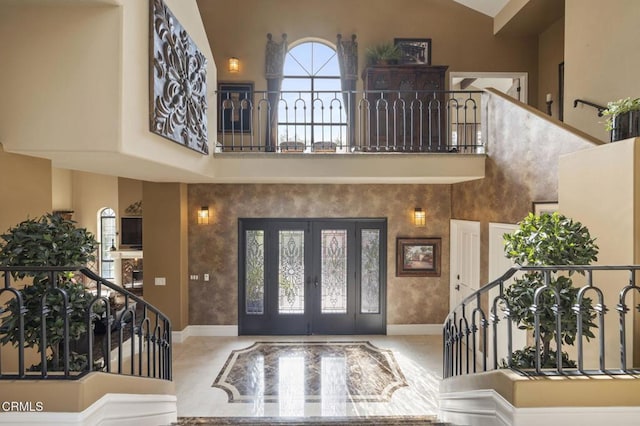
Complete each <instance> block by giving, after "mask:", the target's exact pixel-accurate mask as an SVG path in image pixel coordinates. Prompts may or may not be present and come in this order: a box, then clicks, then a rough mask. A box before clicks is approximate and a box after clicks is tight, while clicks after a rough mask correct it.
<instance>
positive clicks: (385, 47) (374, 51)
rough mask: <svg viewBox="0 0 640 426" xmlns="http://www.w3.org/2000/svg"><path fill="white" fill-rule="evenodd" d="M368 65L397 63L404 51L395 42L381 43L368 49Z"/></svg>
mask: <svg viewBox="0 0 640 426" xmlns="http://www.w3.org/2000/svg"><path fill="white" fill-rule="evenodd" d="M366 57H367V64H368V65H389V64H395V63H397V62H398V60H400V58H402V51H401V50H400V48H399V47H398V46H396V45H395V44H393V43H381V44H377V45H375V46H372V47H369V48H368V49H367V51H366Z"/></svg>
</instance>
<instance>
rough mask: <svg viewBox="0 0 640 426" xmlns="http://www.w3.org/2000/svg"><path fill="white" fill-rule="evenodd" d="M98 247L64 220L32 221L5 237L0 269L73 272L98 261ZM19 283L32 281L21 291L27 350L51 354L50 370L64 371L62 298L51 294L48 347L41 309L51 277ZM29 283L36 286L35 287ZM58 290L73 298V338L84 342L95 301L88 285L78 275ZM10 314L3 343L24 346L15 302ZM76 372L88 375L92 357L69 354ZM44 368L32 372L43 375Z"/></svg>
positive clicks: (1, 330)
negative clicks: (43, 336) (67, 269)
mask: <svg viewBox="0 0 640 426" xmlns="http://www.w3.org/2000/svg"><path fill="white" fill-rule="evenodd" d="M96 247H97V242H96V240H95V238H94V237H93V235H92V234H91V233H90V232H88V231H87V230H86V229H84V228H77V227H76V222H74V221H73V220H70V219H65V218H63V217H62V216H61V215H59V214H50V213H48V214H45V215H43V216H41V217H40V218H38V219H27V220H25V221H23V222H21V223H20V224H18V225H16V226H15V227H13V228H10V229H9V230H8V231H7V232H6V233H5V234H2V235H0V266H5V267H10V266H33V267H41V266H69V267H77V266H82V265H85V264H86V263H87V262H90V261H93V260H95V254H94V253H95V250H96ZM13 277H14V278H15V279H26V281H27V284H26V285H25V286H24V288H23V289H22V290H21V292H22V297H23V303H24V308H25V309H26V311H27V312H26V314H25V318H24V338H25V340H24V344H25V347H37V348H38V351H43V350H44V351H47V352H46V353H47V364H48V368H50V369H52V370H58V369H60V356H61V347H62V344H63V339H64V328H63V321H64V319H63V318H64V317H63V315H62V314H61V310H62V305H63V302H62V295H61V294H60V293H59V292H48V293H47V296H46V303H47V305H48V306H50V307H51V308H52V309H51V312H49V314H48V315H47V320H46V336H47V340H46V345H42V344H41V341H40V339H41V317H40V308H41V302H42V297H43V295H44V294H45V290H46V289H47V288H48V287H50V285H51V283H50V282H49V281H50V278H49V275H48V274H47V273H38V272H28V271H27V272H14V273H13ZM29 281H31V282H30V283H29ZM56 284H57V287H58V288H60V289H64V291H65V292H66V293H67V296H68V303H69V308H70V310H71V314H70V316H69V338H70V340H72V341H74V340H78V339H79V338H80V337H81V336H82V335H83V334H84V333H86V332H87V331H88V330H87V329H86V322H85V314H86V311H87V309H88V305H89V302H90V300H91V295H90V294H89V293H87V292H86V290H85V288H84V286H83V284H82V283H80V282H77V281H76V280H75V278H74V277H73V273H71V272H65V273H59V274H58V275H57V283H56ZM6 309H7V311H9V312H10V314H9V315H5V316H4V317H3V318H2V322H1V323H0V343H2V344H7V343H12V344H14V345H16V346H17V345H18V343H19V334H18V304H17V301H16V299H15V298H12V299H10V300H9V302H7V305H6ZM68 356H69V358H70V368H71V369H72V370H76V371H77V370H82V369H83V368H84V367H85V365H86V357H84V356H83V355H79V354H77V353H70V354H68ZM40 367H41V366H40V365H36V366H32V368H33V369H40Z"/></svg>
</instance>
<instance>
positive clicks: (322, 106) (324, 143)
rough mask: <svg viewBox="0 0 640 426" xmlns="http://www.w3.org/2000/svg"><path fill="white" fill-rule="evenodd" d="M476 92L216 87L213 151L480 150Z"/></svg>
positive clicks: (449, 151) (479, 104)
mask: <svg viewBox="0 0 640 426" xmlns="http://www.w3.org/2000/svg"><path fill="white" fill-rule="evenodd" d="M482 93H483V92H481V91H420V90H411V89H408V90H400V91H398V90H378V91H365V92H344V91H313V92H311V91H282V92H266V91H256V92H233V91H220V92H218V93H217V95H218V146H217V152H281V153H291V152H294V153H334V152H335V153H351V152H396V153H429V152H444V153H455V152H461V153H483V152H484V145H483V143H484V142H483V138H482V121H481V117H482V115H483V114H482V113H481V108H482V101H481V98H482Z"/></svg>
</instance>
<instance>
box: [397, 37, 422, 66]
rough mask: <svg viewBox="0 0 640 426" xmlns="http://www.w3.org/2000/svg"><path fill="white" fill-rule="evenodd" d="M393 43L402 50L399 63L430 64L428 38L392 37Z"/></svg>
mask: <svg viewBox="0 0 640 426" xmlns="http://www.w3.org/2000/svg"><path fill="white" fill-rule="evenodd" d="M393 44H395V45H396V46H398V48H399V49H400V51H402V57H401V58H400V61H399V62H400V64H415V65H431V39H430V38H394V39H393Z"/></svg>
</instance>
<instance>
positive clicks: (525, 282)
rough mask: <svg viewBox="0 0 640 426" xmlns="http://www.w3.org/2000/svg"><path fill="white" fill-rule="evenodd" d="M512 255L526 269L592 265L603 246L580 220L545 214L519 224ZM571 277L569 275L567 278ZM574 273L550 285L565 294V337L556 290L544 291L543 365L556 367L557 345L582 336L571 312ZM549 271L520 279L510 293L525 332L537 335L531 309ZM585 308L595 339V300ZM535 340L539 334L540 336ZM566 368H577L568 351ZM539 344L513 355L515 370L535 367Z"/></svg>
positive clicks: (510, 238) (510, 237)
mask: <svg viewBox="0 0 640 426" xmlns="http://www.w3.org/2000/svg"><path fill="white" fill-rule="evenodd" d="M504 240H505V253H506V256H507V257H508V258H509V259H511V260H513V262H514V263H515V264H517V265H520V266H553V265H588V264H590V263H591V262H593V261H595V260H597V257H596V256H597V254H598V246H597V245H596V244H595V240H594V239H593V238H591V235H590V234H589V230H588V229H587V228H586V227H585V226H583V225H582V224H581V223H580V222H575V221H573V220H572V219H570V218H567V217H565V216H563V215H561V214H558V213H553V214H548V213H544V214H542V215H540V216H536V215H534V214H532V213H530V214H529V215H528V216H527V217H526V218H525V219H524V220H523V221H521V222H520V223H519V228H518V229H517V230H516V231H514V232H513V233H511V234H507V235H505V237H504ZM567 275H568V276H567ZM571 275H572V274H563V275H560V274H556V273H552V274H551V279H550V287H551V288H553V289H555V290H556V291H557V292H558V293H559V294H560V310H561V312H562V316H561V325H562V332H561V335H560V336H558V335H556V316H555V313H554V309H553V306H554V305H555V304H556V298H555V294H554V292H552V291H550V290H546V291H544V292H543V293H542V297H541V299H540V300H539V303H538V306H539V308H540V341H541V347H540V352H541V367H542V368H545V367H555V366H556V365H557V364H556V360H557V356H558V354H557V353H556V351H555V350H553V349H552V347H551V343H552V342H554V341H555V347H556V348H557V342H558V340H559V339H562V343H563V345H573V343H574V342H575V340H576V337H578V336H577V333H578V331H577V319H576V315H575V313H574V312H573V310H572V309H571V308H572V307H573V305H574V304H576V303H577V294H578V291H579V289H578V288H577V287H574V286H573V283H572V280H571ZM544 284H545V277H544V273H543V272H538V271H530V272H526V273H524V274H523V275H522V276H520V277H517V278H515V279H514V282H513V284H512V285H511V286H510V287H509V288H508V289H507V290H506V292H505V298H506V300H507V301H508V303H509V307H510V313H511V320H512V321H513V322H514V323H515V324H516V325H517V326H518V328H520V329H524V330H531V331H534V324H535V316H534V313H533V312H532V311H531V306H532V305H533V302H534V293H535V291H536V289H538V288H540V287H542V286H544ZM581 307H582V312H583V316H582V334H583V335H584V336H585V337H586V338H587V339H589V338H592V337H594V334H593V332H592V331H591V329H592V328H593V327H596V325H595V323H594V322H593V320H594V318H595V313H594V312H593V309H592V304H591V300H590V299H589V298H584V299H583V301H582V304H581ZM534 337H535V336H534ZM562 359H563V362H562V364H563V366H565V367H575V362H573V361H572V360H570V359H569V358H568V356H567V354H566V353H563V354H562ZM535 361H536V360H535V346H534V347H530V346H529V347H525V348H523V349H521V350H517V351H515V352H514V353H513V354H512V365H511V367H515V368H534V367H535Z"/></svg>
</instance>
